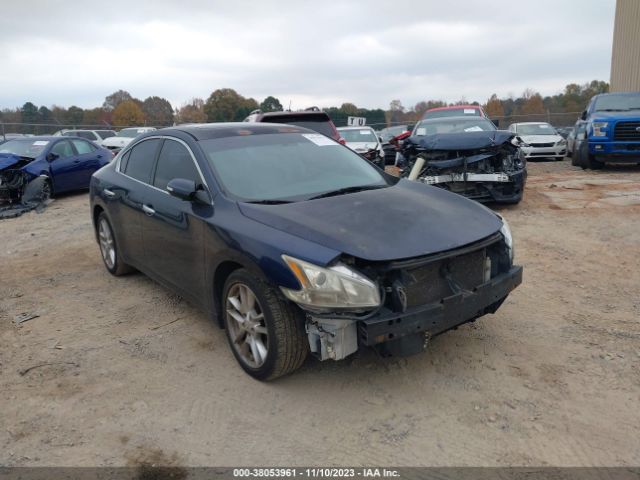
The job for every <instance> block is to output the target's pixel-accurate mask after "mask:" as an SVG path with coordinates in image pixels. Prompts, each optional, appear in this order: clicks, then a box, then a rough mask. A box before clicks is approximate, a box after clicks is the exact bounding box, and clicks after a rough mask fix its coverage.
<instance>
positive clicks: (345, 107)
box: [340, 102, 358, 117]
mask: <svg viewBox="0 0 640 480" xmlns="http://www.w3.org/2000/svg"><path fill="white" fill-rule="evenodd" d="M340 110H342V112H343V113H344V114H345V115H347V116H350V117H353V116H355V115H358V107H356V106H355V105H354V104H353V103H349V102H346V103H343V104H342V105H340Z"/></svg>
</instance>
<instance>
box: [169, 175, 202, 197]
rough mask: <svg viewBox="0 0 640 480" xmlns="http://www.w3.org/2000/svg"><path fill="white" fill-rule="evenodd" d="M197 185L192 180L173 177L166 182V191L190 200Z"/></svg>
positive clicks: (194, 193)
mask: <svg viewBox="0 0 640 480" xmlns="http://www.w3.org/2000/svg"><path fill="white" fill-rule="evenodd" d="M197 190H198V187H197V185H196V183H195V182H194V181H193V180H187V179H185V178H174V179H173V180H171V181H170V182H169V183H168V184H167V192H169V194H170V195H173V196H174V197H177V198H179V199H180V200H187V201H189V202H190V201H191V200H193V198H194V197H195V195H196V192H197Z"/></svg>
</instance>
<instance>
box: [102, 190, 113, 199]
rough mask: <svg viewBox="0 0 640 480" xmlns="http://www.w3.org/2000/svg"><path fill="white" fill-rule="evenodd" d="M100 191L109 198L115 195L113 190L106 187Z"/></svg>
mask: <svg viewBox="0 0 640 480" xmlns="http://www.w3.org/2000/svg"><path fill="white" fill-rule="evenodd" d="M102 192H103V193H104V194H105V195H106V196H107V197H109V198H112V197H115V196H116V194H115V193H114V192H112V191H111V190H109V189H106V188H105V189H104V190H102Z"/></svg>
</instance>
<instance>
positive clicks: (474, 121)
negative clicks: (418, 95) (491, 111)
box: [413, 117, 496, 137]
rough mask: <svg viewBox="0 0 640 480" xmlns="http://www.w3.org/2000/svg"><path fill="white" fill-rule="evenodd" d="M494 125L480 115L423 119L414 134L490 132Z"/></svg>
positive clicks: (494, 128) (494, 127)
mask: <svg viewBox="0 0 640 480" xmlns="http://www.w3.org/2000/svg"><path fill="white" fill-rule="evenodd" d="M494 130H496V126H495V125H494V124H493V123H492V122H490V121H489V120H486V119H484V118H481V117H477V118H460V117H457V118H443V119H438V120H423V121H421V122H420V123H418V124H417V125H416V128H415V129H414V131H413V135H414V136H418V137H420V136H424V135H434V134H438V133H464V132H492V131H494Z"/></svg>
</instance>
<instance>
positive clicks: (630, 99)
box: [594, 93, 640, 112]
mask: <svg viewBox="0 0 640 480" xmlns="http://www.w3.org/2000/svg"><path fill="white" fill-rule="evenodd" d="M594 109H595V111H596V112H603V111H604V112H606V111H626V110H640V93H637V94H633V95H604V96H602V97H598V98H596V103H595V106H594Z"/></svg>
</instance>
